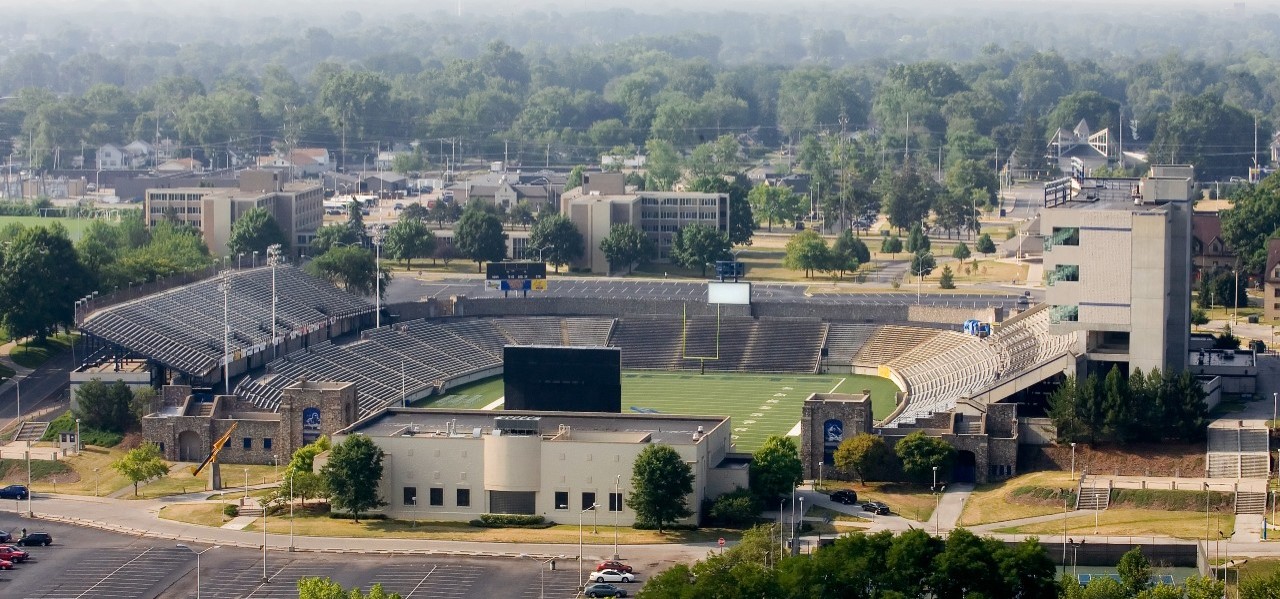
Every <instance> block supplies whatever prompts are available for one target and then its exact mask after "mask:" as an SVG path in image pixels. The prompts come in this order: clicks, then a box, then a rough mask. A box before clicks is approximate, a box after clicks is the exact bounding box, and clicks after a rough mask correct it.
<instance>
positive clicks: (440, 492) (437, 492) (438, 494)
mask: <svg viewBox="0 0 1280 599" xmlns="http://www.w3.org/2000/svg"><path fill="white" fill-rule="evenodd" d="M430 500H431V505H444V489H442V488H440V487H431V497H430Z"/></svg>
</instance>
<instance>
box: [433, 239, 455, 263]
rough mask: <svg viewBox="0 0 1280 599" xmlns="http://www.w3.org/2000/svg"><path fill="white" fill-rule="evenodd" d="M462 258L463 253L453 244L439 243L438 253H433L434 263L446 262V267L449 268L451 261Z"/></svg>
mask: <svg viewBox="0 0 1280 599" xmlns="http://www.w3.org/2000/svg"><path fill="white" fill-rule="evenodd" d="M461 257H462V253H461V252H459V251H458V248H456V247H453V244H451V243H438V244H436V251H435V252H432V253H431V260H432V261H433V262H434V261H435V260H437V259H438V260H440V261H441V262H444V265H445V266H448V265H449V262H450V261H453V260H456V259H458V258H461Z"/></svg>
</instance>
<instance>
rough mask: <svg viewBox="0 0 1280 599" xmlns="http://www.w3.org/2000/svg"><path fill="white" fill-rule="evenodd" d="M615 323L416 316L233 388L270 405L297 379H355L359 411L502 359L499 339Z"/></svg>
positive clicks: (554, 341)
mask: <svg viewBox="0 0 1280 599" xmlns="http://www.w3.org/2000/svg"><path fill="white" fill-rule="evenodd" d="M613 326H614V325H613V319H608V318H594V319H593V318H558V317H532V318H506V319H461V320H452V321H445V322H430V321H425V320H418V321H413V322H408V323H402V324H396V325H392V326H388V327H383V328H380V329H376V330H374V331H369V332H368V333H366V334H365V335H364V337H363V338H362V339H360V340H359V341H356V342H354V343H349V344H346V345H335V344H333V343H330V342H325V343H319V344H315V345H312V346H311V347H309V348H307V350H306V351H301V352H295V353H293V354H290V355H288V356H285V357H284V358H281V359H279V360H276V361H274V362H272V363H271V364H269V365H267V373H266V374H264V375H261V376H259V377H257V378H246V379H244V380H243V381H241V382H240V384H239V386H238V387H237V388H236V392H237V393H238V394H239V395H240V396H241V397H242V398H244V399H247V400H249V401H251V402H253V404H254V405H256V406H258V407H260V408H263V409H266V410H275V409H276V408H277V407H279V405H280V395H281V392H282V391H283V389H284V387H286V386H288V385H290V384H292V383H294V382H296V381H297V380H298V379H299V378H306V379H307V380H313V381H314V380H340V381H353V382H355V383H356V392H357V394H358V398H357V403H358V405H359V411H360V414H361V415H362V416H363V415H365V414H368V413H370V412H372V411H374V410H378V409H380V408H382V407H384V406H387V405H390V404H394V403H395V402H397V401H400V399H401V398H402V397H403V396H414V395H418V394H420V393H421V391H422V390H423V389H426V388H429V387H432V386H434V385H435V384H436V383H437V382H438V381H444V380H448V379H452V378H456V377H459V376H464V375H467V374H471V373H474V372H478V371H482V370H486V369H490V368H493V367H495V366H498V365H500V364H501V363H502V348H503V346H504V345H515V344H519V343H518V342H523V344H547V345H565V343H561V341H569V343H567V345H590V346H603V345H606V344H607V343H608V336H609V334H610V332H611V331H612V330H613ZM402 366H403V370H402V369H401V367H402Z"/></svg>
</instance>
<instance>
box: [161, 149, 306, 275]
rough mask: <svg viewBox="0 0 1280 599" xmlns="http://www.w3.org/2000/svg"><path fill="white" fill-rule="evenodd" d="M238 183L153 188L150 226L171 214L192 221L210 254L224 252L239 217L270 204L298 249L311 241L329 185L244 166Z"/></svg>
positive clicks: (279, 222) (218, 254)
mask: <svg viewBox="0 0 1280 599" xmlns="http://www.w3.org/2000/svg"><path fill="white" fill-rule="evenodd" d="M239 183H240V185H239V187H238V188H216V187H184V188H173V189H148V190H147V192H146V195H145V204H144V206H145V207H144V210H145V213H146V221H147V226H148V227H153V226H155V225H156V223H158V222H162V221H164V220H165V219H167V218H171V219H174V220H176V221H177V222H180V223H183V224H187V225H190V226H192V227H195V228H196V229H199V230H200V233H201V234H202V235H203V236H204V241H205V245H207V246H208V247H209V252H210V253H212V254H213V255H214V256H225V255H227V254H228V253H229V250H228V249H227V243H228V241H229V240H230V239H231V227H232V226H233V225H234V224H235V221H236V220H237V219H238V218H239V217H240V216H241V215H243V214H244V213H246V212H248V211H249V210H252V209H254V208H266V209H267V211H268V212H270V213H271V215H272V216H273V217H275V219H276V223H277V224H279V225H280V229H281V230H282V231H284V233H285V235H286V236H287V237H288V238H289V245H290V247H291V248H292V250H293V252H294V253H295V254H297V253H299V252H302V251H305V250H306V248H308V247H309V246H310V245H311V240H312V238H314V237H315V232H316V229H319V228H320V226H321V224H323V219H324V189H323V188H322V187H320V185H318V184H314V183H303V182H290V181H288V174H287V173H284V172H277V171H245V172H243V173H241V174H240V181H239ZM262 259H263V260H265V259H266V257H265V256H263V257H262Z"/></svg>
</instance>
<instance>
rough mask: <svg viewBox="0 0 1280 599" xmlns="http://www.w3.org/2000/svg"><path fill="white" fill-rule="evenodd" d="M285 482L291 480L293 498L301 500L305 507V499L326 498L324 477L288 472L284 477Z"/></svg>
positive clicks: (310, 473) (311, 473)
mask: <svg viewBox="0 0 1280 599" xmlns="http://www.w3.org/2000/svg"><path fill="white" fill-rule="evenodd" d="M285 480H286V482H288V481H290V480H292V485H293V496H294V497H297V498H299V499H301V500H302V505H303V506H306V505H307V499H311V498H320V497H327V496H328V495H329V492H328V490H327V488H326V487H325V482H324V477H323V476H321V475H319V474H316V473H314V472H293V471H289V472H288V473H287V474H286V476H285Z"/></svg>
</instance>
